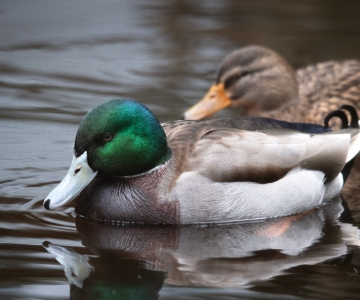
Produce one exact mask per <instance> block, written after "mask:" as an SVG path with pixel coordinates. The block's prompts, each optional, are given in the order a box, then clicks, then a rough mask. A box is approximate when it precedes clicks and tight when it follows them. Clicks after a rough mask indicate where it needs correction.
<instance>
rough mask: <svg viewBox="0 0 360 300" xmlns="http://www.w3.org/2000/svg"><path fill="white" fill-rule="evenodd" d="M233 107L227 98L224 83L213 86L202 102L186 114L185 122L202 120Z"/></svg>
mask: <svg viewBox="0 0 360 300" xmlns="http://www.w3.org/2000/svg"><path fill="white" fill-rule="evenodd" d="M230 105H231V100H230V99H229V98H228V96H226V93H225V89H224V83H222V82H220V83H219V84H217V85H215V84H213V85H212V86H211V87H210V90H209V91H208V92H207V94H206V95H205V96H204V98H202V99H201V101H200V102H198V103H197V104H195V105H194V106H192V107H190V108H189V109H188V110H187V111H185V113H184V119H185V120H201V119H204V118H206V117H210V116H211V115H213V114H214V113H216V112H218V111H220V110H222V109H224V108H226V107H228V106H230Z"/></svg>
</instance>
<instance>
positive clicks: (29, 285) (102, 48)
mask: <svg viewBox="0 0 360 300" xmlns="http://www.w3.org/2000/svg"><path fill="white" fill-rule="evenodd" d="M359 13H360V2H359V1H356V0H349V1H346V2H344V1H335V0H334V1H329V0H326V1H325V0H324V1H316V2H315V1H310V0H309V1H303V0H302V1H291V3H290V2H289V1H285V0H283V1H265V0H263V1H256V2H255V1H245V0H244V1H239V0H237V1H235V0H228V1H165V0H164V1H155V0H154V1H143V2H142V1H131V0H127V1H107V2H106V3H104V2H103V1H86V2H81V1H76V2H71V3H70V2H65V1H36V0H32V1H20V0H5V1H1V3H0V88H1V90H0V91H1V92H0V170H1V172H0V213H1V217H0V222H1V226H0V227H1V228H0V242H1V243H0V260H1V263H0V270H1V271H0V298H2V299H69V298H71V299H157V297H158V298H159V299H239V298H245V299H273V298H275V299H303V298H311V299H322V298H324V299H328V298H337V299H340V298H342V299H356V298H359V293H360V275H359V273H358V272H360V250H359V248H358V247H357V246H356V245H353V244H356V242H357V243H358V242H359V233H358V231H357V227H359V226H360V211H359V210H355V211H351V212H347V215H344V214H342V216H341V217H340V220H339V216H340V215H341V212H342V206H341V205H340V204H339V199H334V201H333V202H332V203H331V204H330V205H328V206H325V207H324V208H321V209H319V210H317V211H315V212H314V213H312V214H308V215H305V216H302V217H301V218H298V219H289V218H285V219H280V220H274V221H269V222H265V223H251V224H239V225H236V226H235V225H232V226H213V227H210V228H205V227H182V228H177V227H175V228H174V227H165V228H162V227H141V228H128V227H127V228H124V227H112V226H105V225H99V224H95V223H93V222H89V221H86V220H83V219H78V218H75V217H74V216H73V215H72V211H73V208H72V206H71V205H70V206H69V207H68V208H65V209H63V210H59V211H51V212H49V211H46V210H45V209H44V208H43V207H42V200H43V198H44V197H45V196H46V195H47V194H48V192H49V191H50V190H51V189H52V188H53V187H54V186H55V185H56V183H57V182H59V181H60V180H61V179H62V177H63V176H64V174H65V173H66V170H67V168H68V166H69V163H70V159H71V156H72V146H73V140H74V137H75V133H76V130H77V126H78V124H79V122H80V120H81V118H82V116H83V115H84V114H85V113H86V112H87V111H88V110H89V109H91V108H92V107H94V106H95V105H97V104H99V103H101V102H103V101H105V100H108V99H111V98H115V97H119V96H121V97H128V98H132V99H135V100H138V101H140V102H141V103H143V104H145V105H147V106H148V107H149V108H150V109H151V110H152V111H153V112H154V113H155V115H156V116H157V117H158V118H159V119H160V120H161V121H167V120H174V119H177V118H178V117H179V116H180V114H181V113H182V112H183V111H184V110H185V109H186V108H187V107H188V106H189V105H190V104H192V103H195V102H196V101H197V100H198V99H199V98H201V97H202V95H203V93H204V92H205V91H206V90H207V88H208V86H209V85H210V83H211V81H212V79H213V74H214V72H215V69H216V68H217V66H218V64H219V62H220V60H221V59H222V58H223V57H224V56H225V55H226V54H227V53H229V52H230V51H231V50H233V49H235V48H237V47H239V46H244V45H249V44H261V45H265V46H269V47H271V48H273V49H275V50H277V51H278V52H280V53H281V54H283V55H284V56H285V57H286V58H287V59H288V60H289V61H290V62H291V64H292V65H294V66H295V67H300V66H303V65H306V64H310V63H314V62H317V61H324V60H327V59H345V58H357V59H360V51H359V49H360V20H359V17H358V16H359ZM224 115H236V112H231V111H227V112H223V113H222V114H220V115H217V116H224ZM354 198H355V201H356V200H357V199H356V198H358V201H360V195H354ZM283 224H291V226H290V227H289V229H288V230H287V231H286V234H285V235H281V236H273V237H271V238H269V237H267V238H266V235H265V234H264V233H266V232H267V230H268V228H276V226H282V225H283ZM274 226H275V227H274Z"/></svg>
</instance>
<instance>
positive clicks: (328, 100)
mask: <svg viewBox="0 0 360 300" xmlns="http://www.w3.org/2000/svg"><path fill="white" fill-rule="evenodd" d="M296 76H297V80H298V82H299V96H300V98H301V99H302V102H303V103H304V104H307V105H308V107H307V112H306V115H305V117H304V121H305V122H315V123H318V124H322V122H323V120H324V117H325V116H326V115H327V114H328V113H329V112H331V111H333V110H337V109H338V108H339V106H340V105H344V104H349V105H352V106H353V107H354V108H355V109H356V110H357V111H358V112H360V62H359V61H357V60H347V61H343V62H339V61H328V62H323V63H318V64H316V65H311V66H308V67H306V68H302V69H299V70H298V71H297V72H296Z"/></svg>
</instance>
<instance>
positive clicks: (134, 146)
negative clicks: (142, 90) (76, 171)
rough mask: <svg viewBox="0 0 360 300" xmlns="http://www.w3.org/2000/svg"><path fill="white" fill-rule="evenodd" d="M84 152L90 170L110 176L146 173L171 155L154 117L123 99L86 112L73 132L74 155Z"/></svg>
mask: <svg viewBox="0 0 360 300" xmlns="http://www.w3.org/2000/svg"><path fill="white" fill-rule="evenodd" d="M84 152H87V162H88V165H89V166H90V168H91V169H92V170H94V171H97V172H98V173H99V174H105V175H112V176H126V175H136V174H141V173H144V172H147V171H149V170H151V169H152V168H154V167H156V166H158V165H161V164H163V163H164V162H165V161H166V160H167V159H169V157H170V154H171V151H170V149H169V148H168V146H167V141H166V135H165V133H164V131H163V129H162V127H161V125H160V124H159V121H158V120H157V119H156V117H155V116H154V115H153V114H152V113H151V111H150V110H149V109H148V108H146V107H145V106H144V105H142V104H140V103H137V102H135V101H132V100H127V99H114V100H110V101H107V102H105V103H102V104H100V105H99V106H97V107H95V108H94V109H93V110H91V111H90V112H88V113H87V114H86V116H85V117H84V118H83V120H82V121H81V124H80V126H79V129H78V132H77V134H76V139H75V156H76V157H79V156H81V155H82V154H83V153H84Z"/></svg>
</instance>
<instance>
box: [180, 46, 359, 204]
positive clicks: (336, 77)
mask: <svg viewBox="0 0 360 300" xmlns="http://www.w3.org/2000/svg"><path fill="white" fill-rule="evenodd" d="M359 100H360V62H359V61H358V60H346V61H327V62H321V63H318V64H316V65H310V66H307V67H305V68H301V69H299V70H297V71H295V72H294V70H293V68H292V67H291V66H290V65H289V64H288V62H286V60H285V59H284V58H283V57H281V56H280V55H279V54H277V53H276V52H275V51H273V50H271V49H268V48H265V47H261V46H248V47H244V48H240V49H238V50H235V51H234V52H232V53H230V54H229V55H228V56H226V57H225V59H224V60H223V61H222V63H221V64H220V67H219V69H218V70H217V72H216V77H215V82H214V83H213V85H212V86H211V88H210V90H209V91H208V92H207V94H206V95H205V96H204V98H203V99H202V100H201V101H200V102H199V103H197V104H195V105H194V106H193V107H191V108H190V109H188V110H187V111H186V112H185V113H184V118H185V119H187V120H199V119H203V118H206V117H209V116H211V115H213V114H215V113H216V112H218V111H220V110H222V109H224V108H226V107H234V108H239V110H240V112H241V114H242V115H247V116H261V117H271V118H276V119H280V120H286V121H293V122H313V123H314V122H315V123H318V124H322V122H323V120H324V117H325V116H326V115H327V114H328V113H329V112H331V111H333V110H336V109H338V107H339V106H341V105H344V104H347V105H351V106H353V107H354V108H355V109H356V110H357V112H358V113H359V112H360V106H359ZM357 165H358V166H357ZM355 170H359V171H360V162H358V163H357V164H355ZM358 182H360V172H353V174H352V175H351V176H350V178H349V180H348V182H347V184H346V185H345V187H344V190H343V193H344V195H345V197H346V198H350V196H351V195H353V194H354V191H355V189H359V192H360V188H359V187H358V186H359V185H358ZM357 194H359V193H357ZM350 202H351V201H350Z"/></svg>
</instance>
